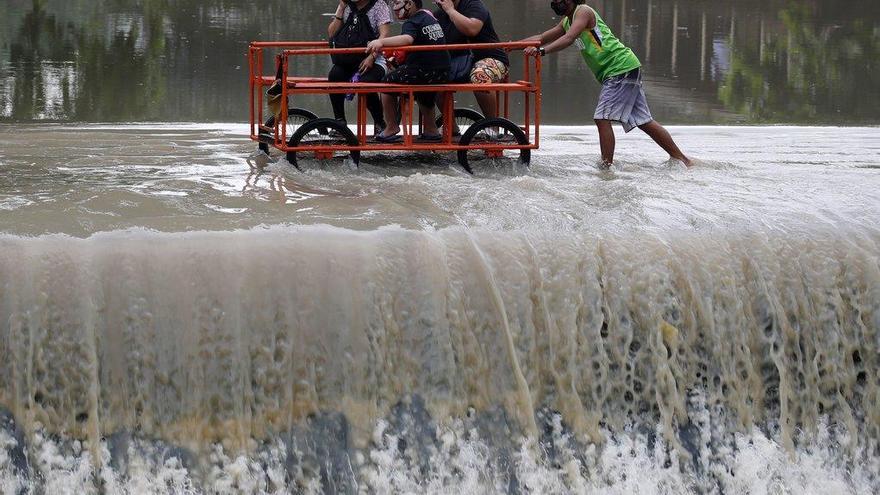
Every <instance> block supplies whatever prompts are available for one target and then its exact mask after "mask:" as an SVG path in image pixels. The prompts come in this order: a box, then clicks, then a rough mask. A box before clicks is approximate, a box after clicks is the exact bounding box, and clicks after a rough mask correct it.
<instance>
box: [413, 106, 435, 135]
mask: <svg viewBox="0 0 880 495" xmlns="http://www.w3.org/2000/svg"><path fill="white" fill-rule="evenodd" d="M418 104H419V112H421V114H422V133H423V134H430V135H435V134H438V133H439V131H438V130H437V122H436V121H435V119H434V102H431V104H430V105H425V104H423V103H422V102H418Z"/></svg>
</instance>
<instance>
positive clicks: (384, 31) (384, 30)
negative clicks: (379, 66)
mask: <svg viewBox="0 0 880 495" xmlns="http://www.w3.org/2000/svg"><path fill="white" fill-rule="evenodd" d="M389 34H391V24H390V23H388V24H382V25H381V26H379V39H380V40H381V39H386V38H388V35H389ZM377 58H379V52H372V53H370V54H369V55H367V58H365V59H364V61H363V62H361V65H360V67H359V72H360V73H361V74H363V73H364V72H367V71H368V70H370V68H371V67H372V66H373V64H374V63H376V59H377Z"/></svg>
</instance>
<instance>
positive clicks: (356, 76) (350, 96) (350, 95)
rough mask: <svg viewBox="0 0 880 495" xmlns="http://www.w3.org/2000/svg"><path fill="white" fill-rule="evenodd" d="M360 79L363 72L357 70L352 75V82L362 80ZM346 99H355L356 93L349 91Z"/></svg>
mask: <svg viewBox="0 0 880 495" xmlns="http://www.w3.org/2000/svg"><path fill="white" fill-rule="evenodd" d="M360 80H361V73H360V72H355V73H354V75H353V76H351V82H353V83H356V82H360ZM345 99H346V100H348V101H351V100H353V99H354V93H348V94H347V95H345Z"/></svg>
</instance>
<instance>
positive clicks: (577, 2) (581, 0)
mask: <svg viewBox="0 0 880 495" xmlns="http://www.w3.org/2000/svg"><path fill="white" fill-rule="evenodd" d="M585 3H587V0H574V4H575V5H583V4H585Z"/></svg>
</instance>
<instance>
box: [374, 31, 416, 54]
mask: <svg viewBox="0 0 880 495" xmlns="http://www.w3.org/2000/svg"><path fill="white" fill-rule="evenodd" d="M413 41H414V39H413V37H412V36H410V35H408V34H398V35H397V36H390V37H388V38H381V39H378V40H373V41H371V42H370V43H369V44H368V45H367V53H379V52H381V51H382V49H383V48H393V47H396V46H409V45H412V44H413Z"/></svg>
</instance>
